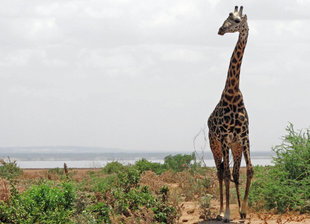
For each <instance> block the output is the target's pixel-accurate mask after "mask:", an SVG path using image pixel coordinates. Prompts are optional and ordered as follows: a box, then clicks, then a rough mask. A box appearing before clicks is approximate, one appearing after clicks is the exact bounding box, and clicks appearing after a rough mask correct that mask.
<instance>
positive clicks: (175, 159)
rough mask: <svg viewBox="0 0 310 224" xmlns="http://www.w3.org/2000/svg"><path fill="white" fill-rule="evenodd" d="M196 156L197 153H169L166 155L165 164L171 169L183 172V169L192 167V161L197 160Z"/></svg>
mask: <svg viewBox="0 0 310 224" xmlns="http://www.w3.org/2000/svg"><path fill="white" fill-rule="evenodd" d="M195 159H196V157H195V154H194V153H192V154H191V155H186V154H184V155H182V154H177V155H174V156H172V155H169V156H166V157H165V163H164V164H165V165H166V166H167V168H168V169H171V170H173V171H176V172H182V171H183V170H185V169H187V168H190V167H191V162H192V161H195Z"/></svg>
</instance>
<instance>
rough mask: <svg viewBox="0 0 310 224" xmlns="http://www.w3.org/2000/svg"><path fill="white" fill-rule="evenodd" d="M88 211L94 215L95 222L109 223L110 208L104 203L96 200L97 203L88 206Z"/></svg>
mask: <svg viewBox="0 0 310 224" xmlns="http://www.w3.org/2000/svg"><path fill="white" fill-rule="evenodd" d="M88 211H89V212H91V213H92V214H93V215H94V217H95V219H96V223H111V219H110V213H111V209H110V207H109V205H107V204H106V203H104V202H98V203H97V204H94V205H92V206H90V207H89V208H88Z"/></svg>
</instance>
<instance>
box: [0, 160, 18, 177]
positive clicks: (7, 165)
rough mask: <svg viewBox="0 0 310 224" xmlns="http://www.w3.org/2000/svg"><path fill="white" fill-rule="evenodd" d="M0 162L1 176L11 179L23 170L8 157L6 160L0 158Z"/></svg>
mask: <svg viewBox="0 0 310 224" xmlns="http://www.w3.org/2000/svg"><path fill="white" fill-rule="evenodd" d="M0 163H1V166H0V177H1V178H5V179H12V178H16V177H18V176H20V175H22V174H23V170H22V169H20V168H19V167H18V166H17V164H16V161H12V160H11V159H10V158H8V159H7V161H5V160H3V159H0Z"/></svg>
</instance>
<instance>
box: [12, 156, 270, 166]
mask: <svg viewBox="0 0 310 224" xmlns="http://www.w3.org/2000/svg"><path fill="white" fill-rule="evenodd" d="M137 160H139V159H131V160H126V159H124V160H117V161H118V162H121V163H123V164H133V163H135V162H136V161H137ZM271 160H272V159H271V158H266V157H263V158H252V160H251V161H252V164H253V165H262V166H265V165H272V162H271ZM112 161H115V160H78V161H77V160H75V161H72V160H71V161H70V160H53V161H44V160H36V161H31V160H28V161H21V160H17V161H16V162H17V164H18V166H19V167H20V168H57V167H59V168H62V167H63V166H64V163H66V164H67V166H68V167H69V168H101V167H104V166H105V165H106V164H107V163H108V162H112ZM150 161H152V162H158V163H163V162H164V160H163V159H158V160H156V159H155V160H154V159H153V160H152V159H150ZM205 163H206V165H207V166H209V167H214V166H215V163H214V160H213V159H207V160H205ZM230 164H231V165H232V161H231V163H230ZM241 166H245V161H244V160H242V163H241Z"/></svg>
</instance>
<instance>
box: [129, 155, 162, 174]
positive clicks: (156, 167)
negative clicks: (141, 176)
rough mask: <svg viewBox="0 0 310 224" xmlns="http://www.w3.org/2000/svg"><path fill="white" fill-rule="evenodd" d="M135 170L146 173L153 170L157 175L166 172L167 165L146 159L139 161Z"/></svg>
mask: <svg viewBox="0 0 310 224" xmlns="http://www.w3.org/2000/svg"><path fill="white" fill-rule="evenodd" d="M135 168H136V169H138V170H139V171H140V172H144V171H147V170H152V171H153V172H154V173H156V174H157V175H159V174H161V173H163V172H165V171H166V170H167V168H166V165H164V164H160V163H153V162H150V161H148V160H146V159H141V160H138V161H137V162H136V163H135Z"/></svg>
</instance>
